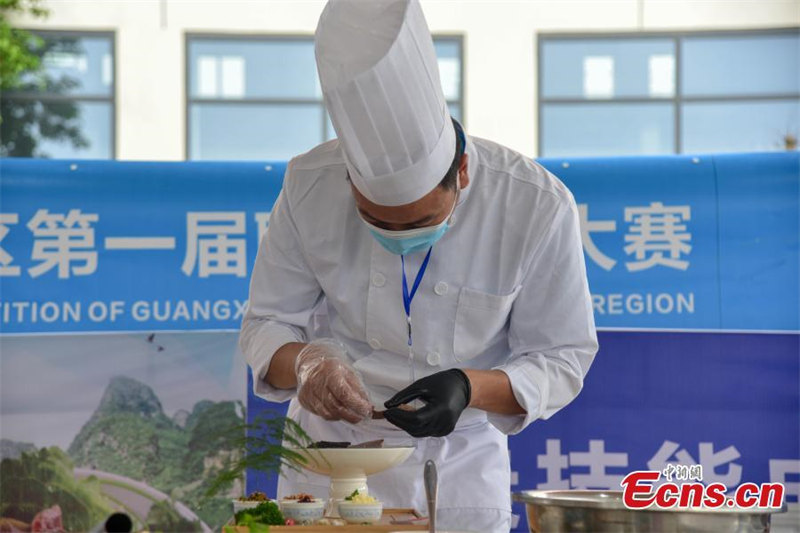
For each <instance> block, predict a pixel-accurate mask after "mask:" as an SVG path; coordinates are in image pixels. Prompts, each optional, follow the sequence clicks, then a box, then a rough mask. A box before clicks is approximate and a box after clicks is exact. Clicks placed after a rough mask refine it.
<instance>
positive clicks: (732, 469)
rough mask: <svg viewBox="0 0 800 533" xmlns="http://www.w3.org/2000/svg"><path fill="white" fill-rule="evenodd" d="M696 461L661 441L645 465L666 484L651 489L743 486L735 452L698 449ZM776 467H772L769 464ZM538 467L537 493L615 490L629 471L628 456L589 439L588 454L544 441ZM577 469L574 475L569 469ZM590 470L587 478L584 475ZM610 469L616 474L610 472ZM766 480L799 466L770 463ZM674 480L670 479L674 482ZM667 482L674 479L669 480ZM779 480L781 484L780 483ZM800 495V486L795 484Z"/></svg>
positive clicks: (711, 446) (710, 446)
mask: <svg viewBox="0 0 800 533" xmlns="http://www.w3.org/2000/svg"><path fill="white" fill-rule="evenodd" d="M698 452H699V453H698V457H699V461H698V460H695V458H694V457H692V455H691V454H690V453H689V452H688V451H687V450H686V449H683V448H681V446H680V444H678V443H676V442H672V441H669V440H666V441H664V442H663V443H662V444H661V446H660V447H659V449H658V451H656V452H655V454H654V455H653V457H652V458H651V459H650V460H649V461H648V462H647V469H648V470H654V471H658V472H663V473H664V476H665V477H664V478H662V479H660V480H659V481H658V482H656V483H654V485H661V484H662V483H666V482H667V481H673V480H678V481H689V480H702V481H703V483H723V484H724V485H725V486H726V487H728V488H729V489H733V488H735V487H736V486H738V485H739V484H740V483H741V482H742V466H741V465H740V464H738V463H736V462H734V461H736V460H737V459H739V458H740V457H741V454H740V453H739V450H737V449H736V447H735V446H727V447H725V448H723V449H721V450H719V451H716V452H715V451H714V444H713V443H711V442H700V443H699V444H698ZM773 463H774V464H773ZM536 466H537V468H538V469H540V470H544V472H545V481H544V482H541V483H538V484H537V485H536V488H537V489H547V490H552V489H570V488H572V489H612V490H618V489H619V488H620V482H621V481H622V479H623V478H624V477H625V474H627V473H628V472H629V471H630V470H632V469H631V468H630V466H629V464H628V454H627V453H624V452H608V451H606V449H605V441H604V440H601V439H597V440H595V439H592V440H590V441H589V450H588V451H564V452H563V453H562V451H561V440H560V439H547V440H546V442H545V453H544V454H540V455H537V456H536ZM576 467H577V468H580V471H579V472H572V471H571V468H576ZM587 467H588V473H587ZM609 469H614V470H613V471H609ZM770 469H771V470H770V472H771V473H770V478H771V479H772V481H782V480H783V479H784V478H785V477H786V476H787V475H788V476H791V475H794V474H796V473H797V470H800V463H798V462H796V461H795V462H792V461H788V462H785V463H781V462H780V461H778V462H775V461H771V462H770ZM673 475H674V476H673ZM667 477H670V478H673V479H667ZM779 478H780V479H779ZM797 485H798V487H797V488H798V489H799V490H800V483H798V484H797Z"/></svg>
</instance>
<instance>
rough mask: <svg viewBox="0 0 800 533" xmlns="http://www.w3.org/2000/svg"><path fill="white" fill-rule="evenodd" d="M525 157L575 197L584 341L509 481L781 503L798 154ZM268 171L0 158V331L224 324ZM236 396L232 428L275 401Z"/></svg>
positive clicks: (256, 482) (798, 289)
mask: <svg viewBox="0 0 800 533" xmlns="http://www.w3.org/2000/svg"><path fill="white" fill-rule="evenodd" d="M542 163H543V164H544V165H545V166H546V167H547V168H548V169H550V170H551V171H552V172H553V173H555V174H556V175H557V176H559V177H560V178H561V179H562V180H563V181H564V182H565V183H566V184H567V185H568V186H569V187H570V189H571V190H572V191H573V193H574V195H575V198H576V200H577V203H578V204H579V212H580V216H581V230H582V238H583V245H584V251H585V257H586V264H587V271H588V275H589V283H590V287H591V291H592V298H593V306H594V311H595V317H596V321H597V325H598V326H599V327H600V328H601V330H604V331H601V333H600V346H601V348H600V352H599V353H598V355H597V358H596V361H595V363H594V365H593V367H592V369H591V371H590V373H589V375H588V377H587V380H586V383H585V388H584V390H583V391H582V393H581V394H580V395H579V397H578V398H577V400H576V401H575V402H574V403H573V404H571V405H570V406H568V407H567V408H565V409H564V410H563V411H561V412H559V413H558V414H556V415H555V416H554V417H553V418H552V419H550V420H547V421H537V422H535V423H534V424H533V425H532V426H531V427H530V428H529V429H528V430H526V431H525V432H523V433H522V434H521V435H518V436H516V437H514V438H512V439H511V441H510V449H511V454H512V468H513V470H514V472H515V474H514V479H515V484H514V487H512V489H513V490H523V489H531V488H537V487H538V488H556V487H560V488H567V487H572V488H617V485H618V482H619V479H620V477H621V476H622V475H624V474H625V473H627V472H629V471H631V470H636V469H643V468H659V467H662V466H663V465H665V464H670V463H682V464H700V465H702V466H703V467H704V476H705V479H706V480H707V481H711V480H721V481H723V482H725V483H727V484H728V486H729V487H731V486H733V485H736V484H738V483H741V482H744V481H751V482H757V483H758V482H766V481H779V482H783V483H785V484H786V488H787V500H788V502H789V503H790V504H791V505H793V506H794V505H797V498H798V493H800V444H798V443H800V336H799V335H798V331H800V312H799V310H800V281H799V280H800V275H799V273H800V231H798V221H800V208H799V204H800V201H799V199H800V185H799V183H800V181H799V180H798V176H799V175H800V155H799V154H798V153H781V154H748V155H723V156H714V157H711V156H697V157H688V156H687V157H683V156H673V157H646V158H613V159H576V160H573V159H570V160H561V159H558V160H556V159H549V160H543V161H542ZM284 171H285V164H283V163H272V164H268V163H127V162H100V161H79V162H74V163H72V162H68V161H42V160H15V159H6V160H4V161H2V162H0V173H1V176H2V179H0V326H2V327H1V328H0V329H1V330H2V333H3V334H4V335H9V334H40V333H54V332H103V331H105V332H108V331H147V332H152V331H159V330H160V331H164V330H194V331H198V330H228V331H235V330H236V329H238V327H239V323H240V320H241V315H242V312H243V310H244V308H245V305H246V299H247V291H248V275H249V271H250V269H251V267H252V265H253V263H254V260H255V253H256V250H257V245H258V242H259V240H260V238H261V236H262V235H263V234H264V231H265V230H266V228H267V226H268V224H269V213H270V210H271V207H272V204H273V203H274V201H275V199H276V198H277V195H278V193H279V191H280V187H281V183H282V179H283V173H284ZM249 394H250V397H249V399H248V416H250V417H252V416H255V415H257V413H258V412H259V411H261V410H263V409H265V408H275V407H276V406H274V405H271V404H268V403H267V402H264V401H262V400H260V399H258V398H255V397H253V396H252V393H249ZM277 407H278V408H279V409H281V408H283V407H284V406H277ZM263 482H264V479H263V478H262V477H259V476H258V475H255V474H254V475H251V476H249V478H248V485H249V487H250V488H251V489H252V488H255V487H257V486H261V487H262V488H263V486H262V484H263ZM515 512H516V513H518V514H521V513H522V510H521V509H520V508H515ZM523 523H524V521H523V522H520V524H523ZM520 527H521V526H520Z"/></svg>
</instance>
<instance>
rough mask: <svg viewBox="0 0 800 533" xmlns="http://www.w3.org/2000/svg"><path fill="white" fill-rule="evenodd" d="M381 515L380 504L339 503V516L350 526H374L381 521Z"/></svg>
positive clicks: (381, 508) (381, 507)
mask: <svg viewBox="0 0 800 533" xmlns="http://www.w3.org/2000/svg"><path fill="white" fill-rule="evenodd" d="M381 514H383V504H382V503H381V502H375V503H358V502H348V501H344V502H339V516H341V517H342V518H344V519H345V520H347V521H348V522H349V523H351V524H374V523H375V522H377V521H379V520H380V519H381Z"/></svg>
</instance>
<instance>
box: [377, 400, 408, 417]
mask: <svg viewBox="0 0 800 533" xmlns="http://www.w3.org/2000/svg"><path fill="white" fill-rule="evenodd" d="M397 408H398V409H402V410H403V411H416V409H415V408H414V406H412V405H409V404H407V403H404V404H402V405H399V406H398V407H397ZM385 413H386V411H376V410H375V409H373V410H372V419H373V420H383V419H384V418H386V414H385Z"/></svg>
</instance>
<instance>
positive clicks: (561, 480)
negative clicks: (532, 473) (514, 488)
mask: <svg viewBox="0 0 800 533" xmlns="http://www.w3.org/2000/svg"><path fill="white" fill-rule="evenodd" d="M545 447H546V448H545V454H544V455H537V456H536V465H537V467H538V468H540V469H542V470H544V471H545V473H546V478H545V482H544V483H538V484H537V485H536V488H537V489H569V488H577V489H619V487H620V481H622V478H623V477H625V473H627V472H624V470H625V467H627V466H628V454H627V453H610V452H607V451H606V450H605V441H603V440H599V439H598V440H590V441H589V451H587V452H569V453H563V454H562V453H561V440H560V439H547V442H546V443H545ZM570 466H575V467H584V468H582V470H584V469H585V467H589V473H588V474H586V473H573V474H571V475H570V476H569V478H565V477H562V474H561V473H562V471H563V470H567V469H569V467H570ZM608 468H617V469H618V470H619V472H618V473H609V472H608V471H607V469H608ZM623 472H624V473H623Z"/></svg>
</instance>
